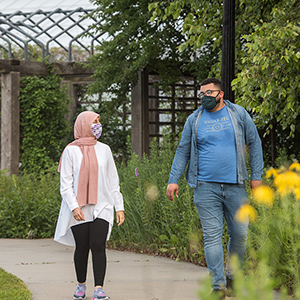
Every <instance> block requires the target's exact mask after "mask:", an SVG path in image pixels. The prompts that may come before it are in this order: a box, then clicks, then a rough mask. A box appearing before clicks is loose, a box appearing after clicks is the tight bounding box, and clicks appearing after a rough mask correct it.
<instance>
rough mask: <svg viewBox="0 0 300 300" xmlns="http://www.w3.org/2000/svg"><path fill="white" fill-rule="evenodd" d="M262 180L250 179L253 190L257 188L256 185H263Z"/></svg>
mask: <svg viewBox="0 0 300 300" xmlns="http://www.w3.org/2000/svg"><path fill="white" fill-rule="evenodd" d="M261 183H262V182H261V180H250V187H251V190H253V189H255V188H256V187H258V186H260V185H261Z"/></svg>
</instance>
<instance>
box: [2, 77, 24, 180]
mask: <svg viewBox="0 0 300 300" xmlns="http://www.w3.org/2000/svg"><path fill="white" fill-rule="evenodd" d="M19 93H20V73H19V72H9V73H2V74H1V169H2V170H3V169H6V170H7V171H8V175H12V174H16V175H17V174H18V173H19V156H20V103H19Z"/></svg>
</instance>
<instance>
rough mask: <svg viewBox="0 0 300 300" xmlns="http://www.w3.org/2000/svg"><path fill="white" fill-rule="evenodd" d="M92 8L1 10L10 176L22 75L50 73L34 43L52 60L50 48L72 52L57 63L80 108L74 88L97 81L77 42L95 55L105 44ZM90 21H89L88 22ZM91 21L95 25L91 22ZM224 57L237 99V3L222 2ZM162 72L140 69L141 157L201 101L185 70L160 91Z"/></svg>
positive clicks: (5, 161) (137, 125)
mask: <svg viewBox="0 0 300 300" xmlns="http://www.w3.org/2000/svg"><path fill="white" fill-rule="evenodd" d="M93 12H94V10H93V9H83V8H81V7H80V8H77V9H74V10H62V9H59V8H58V9H55V10H53V11H43V10H37V11H35V12H31V13H28V12H25V13H23V12H21V11H17V12H15V13H6V14H5V13H0V48H2V49H3V50H4V51H5V52H6V53H7V55H8V58H9V59H8V60H0V73H1V169H7V170H9V174H18V170H19V151H20V150H19V148H20V133H19V126H20V124H19V115H20V107H19V99H18V96H19V86H20V77H21V76H31V75H38V76H47V74H48V71H47V68H46V65H45V63H43V62H32V61H29V59H30V56H31V53H30V47H29V45H36V46H37V47H38V48H39V49H40V51H41V55H42V57H43V58H45V57H47V56H48V57H49V59H50V61H53V60H54V59H53V57H52V53H51V47H52V46H53V45H55V46H56V47H58V48H60V49H62V50H63V51H64V52H65V53H67V61H68V62H61V63H59V62H54V64H53V66H54V70H55V72H56V73H57V74H59V75H60V76H61V77H62V79H63V81H64V83H65V84H67V85H68V93H69V96H70V99H71V100H72V101H71V103H72V105H71V107H70V109H71V111H76V105H77V99H76V93H75V92H74V89H75V85H76V84H83V83H84V84H86V83H89V82H91V81H92V79H91V75H92V74H93V70H89V69H86V68H83V67H82V66H79V65H78V64H76V63H75V62H74V55H73V47H74V45H75V44H77V45H79V46H80V47H81V49H83V50H84V51H85V52H86V54H87V56H88V55H90V54H93V51H94V45H95V43H101V40H102V39H103V38H105V33H98V34H97V35H96V36H95V35H94V34H93V25H95V24H97V23H99V22H101V20H97V19H96V18H94V17H93ZM87 20H89V21H90V22H87ZM91 20H92V22H93V23H92V24H91ZM15 47H18V48H20V49H23V51H24V61H23V60H16V59H14V49H15ZM222 51H223V57H222V81H223V83H224V90H225V93H226V94H227V95H228V98H229V100H231V101H234V99H233V93H232V90H231V86H230V84H231V81H232V79H233V77H234V1H233V0H224V3H223V49H222ZM158 82H159V74H151V73H149V72H148V70H147V68H145V69H144V70H141V71H140V72H139V81H138V83H137V85H136V86H135V87H134V88H133V90H132V99H131V102H132V111H131V128H132V130H131V131H132V149H133V151H134V152H136V153H137V154H138V155H139V156H141V155H143V153H148V152H149V143H150V141H151V139H152V138H153V137H157V138H158V139H159V138H161V137H162V136H163V134H164V131H163V130H162V129H164V128H167V127H168V128H169V132H171V133H176V132H177V130H178V122H177V120H178V118H179V116H182V114H186V115H188V114H189V113H191V112H192V111H193V110H194V109H196V108H197V107H198V105H199V103H198V99H197V82H196V81H195V78H193V77H192V76H190V75H189V74H182V77H181V78H179V81H178V83H177V84H174V85H172V86H170V93H164V92H163V91H161V90H160V89H159V84H158Z"/></svg>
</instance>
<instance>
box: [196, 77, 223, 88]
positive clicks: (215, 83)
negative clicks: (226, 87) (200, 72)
mask: <svg viewBox="0 0 300 300" xmlns="http://www.w3.org/2000/svg"><path fill="white" fill-rule="evenodd" d="M210 83H213V84H214V85H216V86H217V87H218V88H219V89H220V90H222V83H221V81H220V80H219V79H217V78H214V77H211V78H206V79H204V80H203V81H202V82H201V83H200V87H201V86H203V85H207V84H210Z"/></svg>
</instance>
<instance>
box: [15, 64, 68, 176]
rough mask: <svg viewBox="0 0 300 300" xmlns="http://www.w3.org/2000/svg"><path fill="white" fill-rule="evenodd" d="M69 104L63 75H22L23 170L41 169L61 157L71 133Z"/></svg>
mask: <svg viewBox="0 0 300 300" xmlns="http://www.w3.org/2000/svg"><path fill="white" fill-rule="evenodd" d="M49 68H50V67H49ZM49 70H50V69H49ZM66 104H67V97H66V94H65V93H64V92H63V90H62V89H61V86H60V78H59V77H58V76H57V75H55V74H53V73H52V72H51V71H50V73H49V75H48V76H47V77H46V78H39V77H37V76H33V77H24V78H23V79H22V81H21V89H20V107H21V136H22V139H21V158H20V161H21V171H24V170H26V171H27V172H28V173H32V172H37V173H39V172H40V171H41V170H46V169H48V168H49V167H50V166H51V165H53V163H54V162H57V161H58V159H59V157H60V154H61V151H62V149H63V146H64V145H65V143H66V142H65V141H64V140H63V139H64V137H65V136H66V135H67V133H68V126H67V122H66V120H65V114H66V113H67V109H66Z"/></svg>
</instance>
